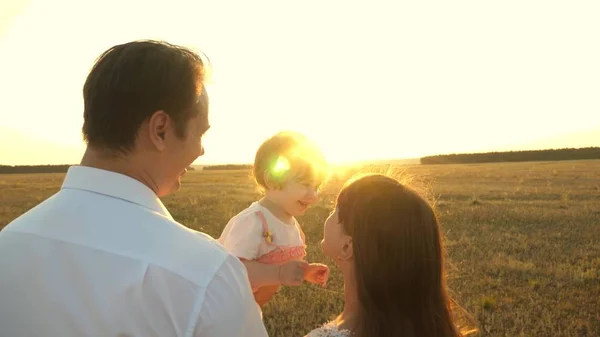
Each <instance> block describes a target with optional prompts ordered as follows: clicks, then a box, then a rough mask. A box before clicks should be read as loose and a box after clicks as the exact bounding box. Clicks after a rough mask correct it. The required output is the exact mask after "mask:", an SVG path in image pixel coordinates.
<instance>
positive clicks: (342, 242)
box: [321, 209, 350, 263]
mask: <svg viewBox="0 0 600 337" xmlns="http://www.w3.org/2000/svg"><path fill="white" fill-rule="evenodd" d="M349 239H350V236H349V235H348V234H346V233H345V232H344V229H343V228H342V224H341V223H340V222H339V219H338V210H337V209H336V210H335V211H334V212H333V213H331V215H330V216H329V218H327V220H326V221H325V225H324V226H323V241H321V248H322V249H323V253H325V255H326V256H327V257H329V258H331V259H333V260H335V261H336V262H337V263H339V261H340V259H343V258H344V257H345V255H346V254H347V252H346V251H347V249H348V247H347V245H348V243H349Z"/></svg>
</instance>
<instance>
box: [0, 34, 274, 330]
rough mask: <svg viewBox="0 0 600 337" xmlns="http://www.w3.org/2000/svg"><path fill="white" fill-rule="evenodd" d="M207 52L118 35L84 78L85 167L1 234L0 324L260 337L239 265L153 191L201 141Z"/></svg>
mask: <svg viewBox="0 0 600 337" xmlns="http://www.w3.org/2000/svg"><path fill="white" fill-rule="evenodd" d="M204 69H205V67H204V64H203V62H202V59H201V58H200V57H199V56H198V55H197V54H195V53H194V52H192V51H190V50H188V49H185V48H182V47H179V46H175V45H171V44H168V43H163V42H157V41H136V42H131V43H126V44H122V45H118V46H115V47H113V48H110V49H109V50H108V51H106V52H105V53H104V54H103V55H101V56H100V58H99V59H98V60H97V62H96V64H95V65H94V67H93V69H92V70H91V72H90V74H89V76H88V77H87V80H86V82H85V85H84V88H83V97H84V124H83V135H84V138H85V140H86V141H87V149H86V152H85V154H84V156H83V159H82V161H81V165H80V166H74V167H71V168H70V169H69V172H68V173H67V175H66V178H65V181H64V183H63V186H62V189H61V190H60V191H59V192H58V193H57V194H55V195H54V196H52V197H51V198H49V199H47V200H46V201H44V202H43V203H41V204H40V205H38V206H37V207H35V208H33V209H32V210H30V211H29V212H27V213H25V214H24V215H22V216H21V217H19V218H18V219H16V220H15V221H13V222H12V223H11V224H9V225H8V226H7V227H6V228H5V229H4V230H3V231H2V232H0V275H1V276H0V336H15V337H16V336H61V337H67V336H145V337H147V336H161V337H166V336H203V337H209V336H219V337H229V336H253V337H254V336H259V337H262V336H266V335H267V334H266V331H265V327H264V325H263V323H262V321H261V318H260V313H259V309H258V308H257V305H256V303H255V302H254V298H253V295H252V291H251V289H250V285H249V282H248V278H247V273H246V270H245V269H244V266H243V265H242V264H241V263H240V261H238V260H237V259H236V258H235V257H233V256H231V255H229V254H228V253H226V251H225V250H224V249H223V248H222V246H220V245H219V244H218V243H216V241H214V240H213V239H212V238H210V237H208V236H207V235H204V234H202V233H198V232H195V231H192V230H190V229H188V228H186V227H184V226H182V225H180V224H178V223H177V222H175V221H174V220H173V218H172V217H171V215H170V214H169V212H168V211H167V209H166V208H165V207H164V206H163V204H162V202H161V201H160V199H159V197H162V196H165V195H167V194H169V193H171V192H174V191H176V190H177V189H178V188H179V186H180V184H181V181H180V179H181V176H182V175H183V174H184V173H185V171H186V167H188V166H189V165H190V164H191V163H192V162H193V161H194V160H195V159H196V158H198V157H199V156H201V155H202V154H203V153H204V149H203V147H202V136H203V135H204V133H205V132H206V131H207V130H208V128H209V122H208V97H207V93H206V90H205V89H204V85H203V74H204Z"/></svg>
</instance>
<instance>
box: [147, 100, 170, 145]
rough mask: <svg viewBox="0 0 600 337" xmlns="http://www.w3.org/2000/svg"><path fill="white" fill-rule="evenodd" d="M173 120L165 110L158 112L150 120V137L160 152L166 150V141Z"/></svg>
mask: <svg viewBox="0 0 600 337" xmlns="http://www.w3.org/2000/svg"><path fill="white" fill-rule="evenodd" d="M170 127H171V118H170V117H169V115H167V114H166V113H165V112H164V111H163V110H158V111H156V112H154V113H153V114H152V116H150V119H149V120H148V136H149V137H150V141H151V143H152V144H153V145H154V147H155V148H156V149H157V150H158V151H163V150H164V149H165V148H166V142H165V139H166V137H167V133H168V132H169V131H170Z"/></svg>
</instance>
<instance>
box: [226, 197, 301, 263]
mask: <svg viewBox="0 0 600 337" xmlns="http://www.w3.org/2000/svg"><path fill="white" fill-rule="evenodd" d="M258 211H260V212H262V213H263V214H264V216H265V219H266V220H267V223H268V226H269V231H270V232H271V233H272V235H273V243H274V244H275V245H277V246H303V245H304V241H303V240H302V234H300V230H299V229H298V224H297V223H295V225H289V224H286V223H284V222H283V221H281V220H279V219H278V218H277V217H275V216H274V215H273V213H271V212H270V211H269V210H268V209H267V208H266V207H264V206H262V205H261V204H260V203H259V202H257V201H256V202H253V203H252V204H251V205H250V206H249V207H248V208H246V209H245V210H243V211H241V212H240V213H239V214H238V215H236V216H234V217H233V218H231V220H229V222H228V223H227V225H226V226H225V229H223V232H222V233H221V237H220V238H219V242H220V243H221V244H222V245H223V246H225V248H226V249H227V250H228V251H229V252H230V253H231V254H233V255H235V256H237V257H240V258H242V259H246V260H256V259H258V258H260V257H261V256H263V255H266V254H268V253H270V252H271V251H272V250H274V249H276V248H277V247H276V246H275V245H270V244H268V243H267V242H266V241H265V238H264V236H263V225H262V222H261V220H260V218H259V217H258V216H257V215H256V212H258ZM294 222H296V219H294Z"/></svg>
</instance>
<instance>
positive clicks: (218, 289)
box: [191, 255, 268, 337]
mask: <svg viewBox="0 0 600 337" xmlns="http://www.w3.org/2000/svg"><path fill="white" fill-rule="evenodd" d="M191 336H193V337H223V336H236V337H267V336H268V335H267V331H266V329H265V326H264V324H263V322H262V318H261V313H260V309H259V307H258V305H257V304H256V302H255V300H254V296H253V295H252V290H251V289H250V283H249V281H248V274H247V272H246V268H245V267H244V265H243V264H242V263H241V262H240V261H239V260H238V259H237V258H236V257H234V256H231V255H230V256H228V257H227V259H226V260H225V262H224V263H223V265H222V266H221V268H220V269H219V271H218V272H217V273H216V274H215V277H214V278H213V280H212V281H211V282H210V283H209V285H208V287H207V289H206V295H205V297H204V302H203V304H202V308H201V309H200V314H199V317H198V321H197V325H196V327H195V329H194V330H193V334H192V335H191Z"/></svg>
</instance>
